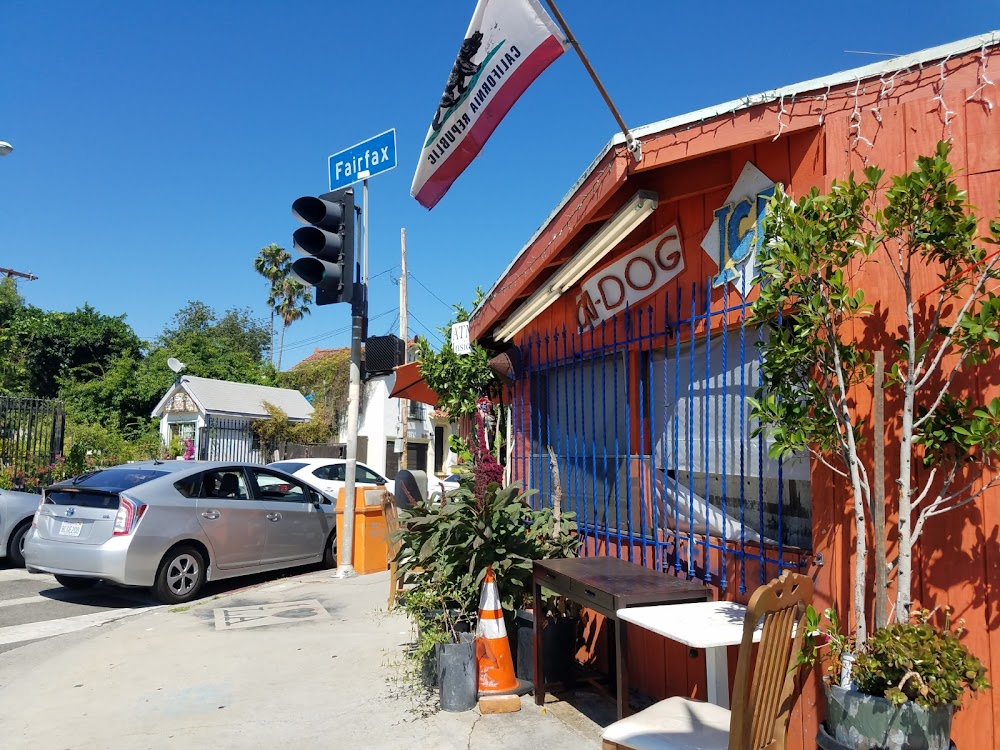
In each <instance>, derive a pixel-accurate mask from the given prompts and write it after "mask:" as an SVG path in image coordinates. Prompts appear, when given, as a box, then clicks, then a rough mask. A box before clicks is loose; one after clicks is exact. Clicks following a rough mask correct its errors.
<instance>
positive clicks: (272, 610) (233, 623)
mask: <svg viewBox="0 0 1000 750" xmlns="http://www.w3.org/2000/svg"><path fill="white" fill-rule="evenodd" d="M329 619H330V613H329V612H327V611H326V610H325V609H323V605H322V604H320V603H319V601H318V600H316V599H306V600H304V601H300V602H277V603H275V604H262V605H259V606H256V607H252V606H251V607H227V608H225V609H217V610H215V629H216V630H237V629H240V628H257V627H260V626H261V625H279V624H285V625H287V624H288V623H290V622H305V621H307V620H329Z"/></svg>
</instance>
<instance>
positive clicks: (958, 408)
mask: <svg viewBox="0 0 1000 750" xmlns="http://www.w3.org/2000/svg"><path fill="white" fill-rule="evenodd" d="M949 152H950V146H949V145H948V144H947V143H940V144H938V146H937V149H936V152H935V153H934V154H932V155H930V156H926V157H921V158H919V159H917V162H916V167H915V169H913V170H912V171H910V172H907V173H905V174H902V175H899V176H897V177H893V178H891V180H889V181H888V182H884V181H883V177H884V172H883V170H880V169H878V168H875V167H870V168H868V169H866V170H865V173H864V179H863V180H861V181H856V180H855V177H854V175H853V174H852V175H851V176H850V178H849V179H848V180H847V181H845V182H835V183H834V184H833V185H832V186H831V189H830V193H829V194H827V195H820V194H819V193H818V191H816V190H815V189H813V191H812V192H811V193H809V194H808V195H806V196H804V197H802V198H801V199H800V200H798V201H797V202H793V201H792V200H791V199H789V198H788V196H787V195H785V194H784V193H783V192H782V191H781V190H780V188H779V189H778V190H776V192H775V196H774V198H773V200H772V202H771V210H770V212H769V215H768V216H767V218H766V220H765V224H764V234H765V237H766V238H767V241H766V243H765V245H764V247H763V248H762V249H761V253H760V257H759V258H758V264H759V269H760V271H759V273H760V276H761V287H760V297H759V299H758V300H757V301H756V302H755V303H754V308H753V316H752V322H753V323H756V324H759V325H761V326H762V327H763V328H764V334H765V335H764V339H763V341H762V342H761V344H760V346H761V349H762V355H763V364H762V385H761V387H760V388H759V389H758V391H757V394H756V399H755V400H753V401H752V407H753V413H754V415H755V416H756V417H757V418H758V419H759V420H760V424H761V427H760V428H759V430H758V432H759V431H760V430H766V431H767V433H768V434H769V435H770V438H771V440H772V441H773V442H772V447H771V449H770V452H771V455H772V457H781V456H784V455H788V454H791V453H794V452H800V451H808V452H809V453H810V454H811V455H812V456H813V457H814V458H815V459H816V460H818V461H820V462H821V463H822V464H823V465H825V466H827V467H828V468H830V469H831V470H832V471H833V472H834V473H835V474H836V475H838V476H840V477H842V478H843V479H844V480H845V481H846V482H847V483H849V486H850V488H851V493H852V496H853V510H854V519H855V553H856V560H855V563H856V571H855V581H854V597H853V598H854V603H853V606H854V617H855V637H856V638H857V642H858V644H859V645H862V644H864V642H865V640H866V636H867V633H868V628H867V622H868V620H867V617H866V606H865V602H866V600H867V598H868V593H869V591H870V589H869V588H868V587H867V572H868V548H867V543H868V541H867V540H868V538H869V536H871V538H873V539H874V540H875V543H876V551H877V552H878V553H879V556H878V557H877V558H876V559H875V560H874V566H875V569H876V581H877V583H876V589H875V596H876V601H878V600H881V601H882V604H881V606H879V605H876V612H881V613H887V612H888V608H887V606H886V603H887V601H888V595H889V582H888V580H887V578H886V575H883V574H880V572H879V570H878V568H879V566H881V567H882V571H883V572H885V571H888V570H890V569H891V570H894V572H895V585H896V594H895V606H894V619H895V621H896V622H897V623H902V622H906V621H907V620H908V618H909V614H910V596H911V590H912V552H913V546H914V544H915V543H916V542H917V540H918V538H919V537H920V534H921V532H922V531H923V530H924V527H925V525H926V523H927V522H928V521H929V520H930V519H932V518H934V517H936V516H939V515H942V514H944V513H948V512H951V511H953V510H955V509H957V508H961V507H963V506H965V505H967V504H968V503H971V502H973V501H975V500H976V499H978V498H980V497H981V496H982V495H983V493H984V492H986V491H987V490H988V489H990V488H991V487H994V486H996V485H997V483H998V482H1000V472H996V471H995V469H996V467H997V460H998V458H1000V399H996V398H994V399H992V400H991V401H989V403H981V402H979V401H978V398H979V397H978V396H977V395H976V393H975V391H974V390H973V389H972V384H971V381H972V379H973V378H974V376H975V370H976V368H977V367H978V366H981V365H984V364H987V363H991V364H992V365H993V367H994V368H995V366H996V362H997V359H996V356H997V354H998V348H1000V330H998V329H1000V297H997V296H996V294H995V293H994V290H995V284H994V282H996V280H997V279H998V278H1000V270H998V260H1000V258H998V254H997V252H996V251H995V249H993V248H990V249H987V247H986V246H987V245H996V244H998V242H1000V223H998V222H996V221H991V222H989V236H987V237H982V236H980V234H979V231H978V229H977V226H978V224H977V222H978V220H977V217H976V215H975V214H974V213H973V211H972V209H971V208H970V207H969V206H968V205H967V203H966V194H965V192H964V191H962V190H960V189H959V188H958V186H957V185H956V183H955V179H954V174H953V170H952V166H951V164H950V163H949V160H948V155H949ZM927 268H929V269H932V270H933V274H935V275H936V277H937V280H938V281H939V282H940V283H939V284H938V285H937V287H936V288H924V287H925V286H927V287H929V286H931V284H928V283H926V280H927V279H928V276H929V275H928V274H927V272H926V271H923V272H921V269H927ZM876 275H877V277H880V278H881V279H882V280H883V284H884V282H885V281H889V282H891V283H893V285H894V287H895V289H896V290H897V291H896V292H895V293H894V294H893V295H892V296H889V297H885V298H882V299H879V300H878V312H879V316H875V315H873V311H874V310H875V308H873V306H872V304H871V303H870V302H869V300H868V297H869V296H868V295H866V294H865V290H864V288H862V285H863V284H864V283H865V282H866V281H869V282H870V281H871V280H872V279H873V278H874V277H876ZM921 280H924V281H921ZM881 316H885V318H884V319H883V318H882V317H881ZM887 321H888V325H890V326H892V329H891V330H892V331H893V333H894V334H895V335H894V336H893V335H892V333H890V332H889V331H888V330H887V329H886V327H885V326H886V325H887ZM887 333H888V334H889V335H890V336H892V340H891V342H889V343H883V342H881V341H879V339H884V337H885V335H886V334H887ZM866 338H867V341H866ZM879 349H887V351H884V352H883V355H884V357H885V360H886V362H887V366H886V381H887V395H888V397H889V401H888V403H889V404H890V405H892V406H893V412H892V413H887V414H886V417H885V418H886V427H887V430H886V434H887V435H889V436H892V437H891V438H890V439H891V440H896V441H898V451H899V462H898V467H897V468H898V475H897V476H896V478H895V484H896V493H895V494H896V497H895V502H894V503H893V502H892V501H891V500H890V501H889V503H886V505H888V507H889V508H890V509H891V508H893V506H895V510H896V512H897V513H898V522H897V523H895V524H886V522H885V516H886V515H890V516H891V514H887V513H885V506H883V505H881V504H879V499H880V498H882V493H881V491H880V490H881V488H880V487H879V484H880V483H881V482H883V477H882V476H878V475H876V468H875V467H877V466H878V465H879V464H877V463H875V464H874V466H870V465H869V461H872V462H873V463H874V458H871V457H869V456H868V453H867V451H865V450H863V445H862V444H863V443H864V442H865V441H867V440H873V441H874V442H875V443H876V445H875V446H874V447H875V453H876V455H877V453H878V451H879V449H880V446H881V445H882V441H883V440H884V439H885V438H884V437H883V435H882V434H875V432H874V430H873V429H872V424H871V421H870V416H869V412H868V410H867V408H865V409H862V408H860V407H859V403H858V395H859V393H861V392H864V391H867V390H874V389H875V387H876V383H875V381H874V374H875V369H876V368H875V361H876V357H875V350H879ZM880 356H881V355H880ZM980 395H981V394H980ZM890 445H891V443H890ZM918 466H922V467H923V471H918V470H917V469H918ZM882 502H884V500H883V501H882ZM890 533H891V537H890V538H889V540H888V541H889V544H888V547H889V549H892V547H895V549H896V553H895V554H896V556H895V558H894V559H893V558H891V557H890V556H888V555H886V553H885V552H884V550H885V549H886V541H887V534H890ZM883 618H884V615H883ZM879 619H880V618H876V621H875V626H876V627H881V626H883V625H885V624H886V622H884V621H879Z"/></svg>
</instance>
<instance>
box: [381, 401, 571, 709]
mask: <svg viewBox="0 0 1000 750" xmlns="http://www.w3.org/2000/svg"><path fill="white" fill-rule="evenodd" d="M484 421H485V420H484V419H482V418H480V422H479V430H478V435H477V438H476V440H475V442H474V445H473V462H472V469H471V471H468V470H464V471H461V472H460V476H461V477H462V478H461V480H460V484H459V488H458V489H456V490H451V491H450V492H448V493H447V495H446V496H445V498H444V499H443V500H442V501H441V502H436V501H435V502H425V501H420V500H417V501H415V502H413V503H412V505H411V506H410V507H409V508H407V509H405V510H400V512H399V531H398V532H397V535H398V539H399V542H400V544H399V550H398V552H397V557H396V561H397V563H398V566H399V567H398V571H399V575H401V576H406V577H407V578H409V579H410V581H411V582H412V587H411V588H410V589H408V590H407V592H406V594H405V595H404V606H405V607H406V609H407V612H408V613H409V614H410V615H411V617H414V618H415V619H416V620H417V621H418V623H423V624H424V625H425V626H426V625H427V624H429V625H430V626H431V628H432V631H433V630H434V629H436V630H437V631H438V632H437V635H436V636H434V635H429V636H428V638H430V639H432V640H433V639H434V638H435V637H436V638H437V639H438V641H441V642H444V641H447V640H451V641H461V636H460V635H456V637H453V638H448V637H446V636H448V633H447V632H445V633H444V634H442V633H441V632H440V631H441V629H442V628H443V629H444V630H447V629H448V627H449V626H448V623H447V622H444V623H438V622H437V621H436V618H438V617H439V616H440V614H439V613H442V612H443V613H448V614H447V616H448V617H450V618H451V619H453V620H456V621H458V622H462V621H464V622H468V621H469V620H470V619H473V618H472V617H471V616H470V615H465V614H464V613H475V612H477V610H478V605H479V596H480V589H481V586H482V581H483V579H484V578H485V576H486V571H487V569H488V568H490V567H492V569H493V572H494V574H495V576H496V581H497V590H498V593H499V595H500V604H501V607H502V608H503V609H504V611H505V615H506V620H507V624H508V633H509V634H511V635H513V634H514V633H515V632H516V630H515V628H514V612H515V610H516V608H517V607H518V606H519V605H521V604H522V603H523V601H524V600H525V597H526V595H527V594H528V592H529V590H530V586H531V575H532V563H533V561H534V560H536V559H540V558H543V557H548V556H552V555H567V554H574V553H575V550H576V548H577V547H578V545H579V538H578V536H577V535H576V527H575V523H574V521H573V516H572V514H565V513H564V514H562V515H561V517H559V516H558V512H557V511H556V512H555V515H554V511H553V509H551V508H539V509H535V508H533V507H532V506H531V505H530V503H529V502H528V500H529V498H530V497H531V496H532V495H533V494H534V491H533V490H532V491H527V492H526V491H524V490H523V489H522V488H521V485H520V484H519V483H516V482H515V483H513V484H510V485H508V486H506V487H501V485H500V483H501V481H502V479H503V469H502V467H501V466H500V465H499V464H498V463H497V461H496V459H495V457H494V456H493V455H492V453H491V452H490V451H489V449H488V447H487V446H488V443H487V441H486V438H485V430H484V425H483V423H484ZM431 601H433V602H434V606H430V603H431ZM432 631H429V632H432ZM457 632H459V629H456V633H457ZM512 641H513V644H512V652H515V651H516V643H517V641H516V639H512ZM430 645H431V644H430V642H426V643H424V644H423V645H422V646H421V645H420V644H418V649H420V648H422V649H423V650H424V651H425V652H427V653H429V651H430ZM443 697H444V687H443V686H442V698H443Z"/></svg>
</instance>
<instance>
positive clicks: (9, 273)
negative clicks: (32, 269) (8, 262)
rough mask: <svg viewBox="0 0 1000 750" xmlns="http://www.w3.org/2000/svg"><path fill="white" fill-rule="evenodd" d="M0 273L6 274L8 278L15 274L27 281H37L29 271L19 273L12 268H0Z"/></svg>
mask: <svg viewBox="0 0 1000 750" xmlns="http://www.w3.org/2000/svg"><path fill="white" fill-rule="evenodd" d="M0 273H2V274H3V275H4V276H6V277H7V278H8V279H13V278H14V277H15V276H16V277H17V278H19V279H27V280H28V281H37V280H38V277H37V276H35V275H34V274H30V273H21V272H20V271H15V270H14V269H13V268H0Z"/></svg>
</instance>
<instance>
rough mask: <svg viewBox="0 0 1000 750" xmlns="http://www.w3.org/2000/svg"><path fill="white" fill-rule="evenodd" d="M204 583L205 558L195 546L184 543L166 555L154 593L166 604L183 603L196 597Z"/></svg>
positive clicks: (157, 577) (158, 573)
mask: <svg viewBox="0 0 1000 750" xmlns="http://www.w3.org/2000/svg"><path fill="white" fill-rule="evenodd" d="M204 583H205V560H204V558H202V556H201V553H200V552H199V551H198V550H196V549H195V548H194V547H190V546H188V545H182V546H180V547H175V548H174V549H172V550H170V551H169V552H168V553H167V554H166V555H164V557H163V561H162V562H161V563H160V569H159V570H158V571H157V573H156V584H155V585H154V586H153V593H154V594H156V598H157V599H159V600H160V601H161V602H163V603H164V604H182V603H184V602H188V601H191V600H192V599H194V598H195V597H196V596H197V595H198V592H199V591H201V587H202V585H203V584H204Z"/></svg>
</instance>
